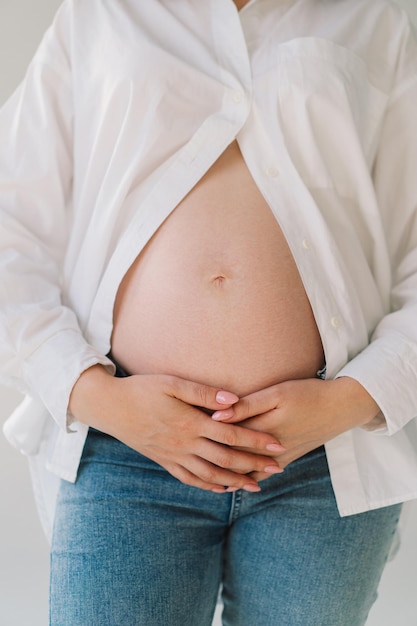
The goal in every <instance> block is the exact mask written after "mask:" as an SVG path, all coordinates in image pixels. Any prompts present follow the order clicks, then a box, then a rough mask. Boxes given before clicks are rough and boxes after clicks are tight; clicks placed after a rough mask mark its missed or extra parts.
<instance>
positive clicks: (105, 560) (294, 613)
mask: <svg viewBox="0 0 417 626" xmlns="http://www.w3.org/2000/svg"><path fill="white" fill-rule="evenodd" d="M261 486H262V491H261V492H260V493H248V492H244V491H238V492H236V493H233V494H232V493H227V494H214V493H212V492H207V491H203V490H200V489H197V488H193V487H188V486H186V485H183V484H181V483H180V482H178V481H177V480H176V479H175V478H173V477H171V475H170V474H169V473H167V472H166V471H165V470H164V469H162V468H161V467H160V466H158V465H157V464H156V463H154V462H153V461H151V460H149V459H147V458H146V457H144V456H142V455H140V454H138V453H136V452H134V451H133V450H131V449H130V448H128V447H127V446H125V445H123V444H122V443H120V442H118V441H116V440H114V439H112V438H111V437H109V436H106V435H102V434H101V433H98V432H97V431H91V432H90V434H89V436H88V439H87V443H86V446H85V450H84V454H83V458H82V464H81V468H80V473H79V478H78V480H77V482H76V483H75V484H71V483H67V482H62V485H61V489H60V494H59V499H58V505H57V514H56V521H55V529H54V537H53V545H52V555H51V620H50V624H51V626H209V625H210V624H211V621H212V617H213V613H214V610H215V605H216V600H217V597H218V591H219V587H221V586H222V596H223V602H224V612H223V622H224V624H225V626H359V625H363V624H364V623H365V621H366V617H367V614H368V612H369V610H370V608H371V605H372V604H373V602H374V600H375V598H376V590H377V587H378V582H379V579H380V576H381V573H382V570H383V567H384V564H385V561H386V559H387V555H388V552H389V549H390V546H391V542H392V539H393V535H394V533H395V529H396V525H397V521H398V517H399V513H400V506H392V507H388V508H385V509H380V510H377V511H370V512H367V513H361V514H359V515H354V516H351V517H346V518H340V517H339V514H338V511H337V508H336V503H335V499H334V495H333V491H332V487H331V483H330V478H329V472H328V467H327V462H326V457H325V453H324V450H323V449H322V448H320V449H318V450H316V451H314V452H312V453H310V454H308V455H306V456H305V457H303V458H302V459H300V460H298V461H296V462H294V463H293V464H292V465H290V466H289V467H288V468H287V469H286V470H285V472H284V473H283V474H278V475H275V476H272V477H271V478H269V479H268V480H266V481H263V482H262V483H261Z"/></svg>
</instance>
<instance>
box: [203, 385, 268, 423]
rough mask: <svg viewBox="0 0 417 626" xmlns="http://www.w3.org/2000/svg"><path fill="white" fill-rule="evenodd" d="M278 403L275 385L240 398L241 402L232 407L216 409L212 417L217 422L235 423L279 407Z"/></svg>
mask: <svg viewBox="0 0 417 626" xmlns="http://www.w3.org/2000/svg"><path fill="white" fill-rule="evenodd" d="M278 404H279V397H278V385H274V386H273V387H267V388H266V389H261V390H260V391H255V392H254V393H251V394H249V395H247V396H244V397H243V398H240V400H239V402H237V403H236V404H233V407H232V408H231V409H229V408H228V409H227V410H224V409H219V410H218V411H215V412H214V413H213V415H212V416H211V418H212V419H213V420H214V421H217V422H222V421H227V422H228V423H230V424H235V423H237V422H242V421H244V420H246V419H248V418H250V417H255V416H257V415H261V414H263V413H267V412H268V411H271V410H273V409H275V408H277V406H278Z"/></svg>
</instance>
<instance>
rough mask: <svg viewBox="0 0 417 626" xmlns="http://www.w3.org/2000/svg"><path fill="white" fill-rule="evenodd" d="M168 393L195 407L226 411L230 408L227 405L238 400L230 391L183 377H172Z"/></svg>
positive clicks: (229, 405)
mask: <svg viewBox="0 0 417 626" xmlns="http://www.w3.org/2000/svg"><path fill="white" fill-rule="evenodd" d="M170 395H172V396H173V397H174V398H177V399H178V400H182V401H183V402H186V403H187V404H191V405H193V406H195V407H201V408H205V409H212V410H214V411H216V410H221V409H226V412H227V411H229V410H230V409H229V407H231V406H232V405H233V404H235V403H236V402H238V401H239V396H237V395H236V394H235V393H232V392H231V391H227V390H225V389H219V388H218V387H217V388H216V387H210V386H209V385H203V384H201V383H196V382H193V381H189V380H185V379H183V378H175V379H174V381H173V384H172V389H171V393H170Z"/></svg>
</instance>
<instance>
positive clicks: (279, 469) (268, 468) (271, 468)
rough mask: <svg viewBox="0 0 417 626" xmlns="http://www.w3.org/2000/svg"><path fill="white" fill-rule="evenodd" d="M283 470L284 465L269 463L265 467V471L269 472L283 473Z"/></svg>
mask: <svg viewBox="0 0 417 626" xmlns="http://www.w3.org/2000/svg"><path fill="white" fill-rule="evenodd" d="M283 471H284V470H283V469H282V467H278V465H267V466H266V467H264V472H266V473H267V474H282V472H283Z"/></svg>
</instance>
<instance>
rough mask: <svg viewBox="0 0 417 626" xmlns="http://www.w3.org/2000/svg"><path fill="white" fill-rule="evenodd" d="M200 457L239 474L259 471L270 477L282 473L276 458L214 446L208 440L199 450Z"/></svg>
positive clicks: (218, 445)
mask: <svg viewBox="0 0 417 626" xmlns="http://www.w3.org/2000/svg"><path fill="white" fill-rule="evenodd" d="M198 455H199V457H201V458H203V459H206V460H208V461H210V463H212V464H213V465H215V466H216V467H221V468H223V469H229V470H232V471H233V472H237V473H238V474H250V473H251V472H254V471H258V472H266V473H267V474H269V475H270V474H278V473H280V472H281V471H282V470H281V467H280V465H279V463H278V461H276V460H275V459H274V458H271V457H269V456H265V455H260V454H256V453H251V452H248V451H247V450H236V449H235V448H229V447H228V446H224V445H220V444H214V443H213V442H211V441H208V440H205V441H203V442H202V443H201V445H200V446H199V448H198Z"/></svg>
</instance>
